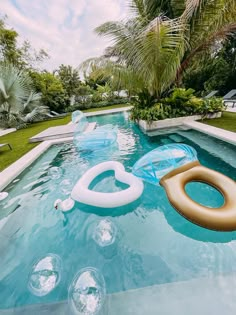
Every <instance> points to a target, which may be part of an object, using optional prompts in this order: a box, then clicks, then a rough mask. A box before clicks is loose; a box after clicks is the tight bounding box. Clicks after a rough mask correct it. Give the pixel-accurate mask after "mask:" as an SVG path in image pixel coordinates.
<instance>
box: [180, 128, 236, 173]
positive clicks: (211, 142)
mask: <svg viewBox="0 0 236 315" xmlns="http://www.w3.org/2000/svg"><path fill="white" fill-rule="evenodd" d="M178 134H179V135H180V136H181V137H183V138H185V139H188V140H190V141H192V142H194V143H196V144H197V145H199V146H200V147H201V148H202V149H204V150H206V151H207V152H209V153H210V154H212V155H214V156H216V157H217V158H219V159H221V160H223V161H224V162H226V163H227V164H229V165H231V166H232V167H234V168H236V158H235V149H234V148H233V145H232V149H231V148H230V147H229V144H228V143H226V145H225V146H224V142H222V146H221V147H220V145H218V143H219V141H221V140H218V139H215V138H212V137H208V136H206V135H205V134H203V133H199V132H197V131H188V132H184V131H178ZM183 141H184V140H183ZM222 153H223V154H222Z"/></svg>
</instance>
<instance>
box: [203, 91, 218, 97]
mask: <svg viewBox="0 0 236 315" xmlns="http://www.w3.org/2000/svg"><path fill="white" fill-rule="evenodd" d="M217 93H218V90H215V91H211V92H210V93H209V94H207V95H206V96H204V98H206V99H207V98H210V97H213V96H215V95H216V94H217Z"/></svg>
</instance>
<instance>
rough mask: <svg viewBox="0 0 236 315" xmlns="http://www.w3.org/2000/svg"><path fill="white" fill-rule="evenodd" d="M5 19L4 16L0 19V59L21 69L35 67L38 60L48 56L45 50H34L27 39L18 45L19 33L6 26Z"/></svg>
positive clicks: (40, 60)
mask: <svg viewBox="0 0 236 315" xmlns="http://www.w3.org/2000/svg"><path fill="white" fill-rule="evenodd" d="M5 20H6V18H4V19H2V20H1V19H0V61H2V62H6V63H11V64H13V65H15V66H17V67H18V68H20V69H23V68H37V66H38V64H39V63H40V62H42V61H43V60H44V59H46V58H49V55H48V54H47V52H46V51H45V50H43V49H40V50H39V51H37V50H35V49H34V48H33V47H32V46H31V44H30V42H29V41H24V42H23V44H22V45H19V43H18V37H19V34H18V33H17V32H16V31H15V30H14V29H10V28H7V26H6V23H5Z"/></svg>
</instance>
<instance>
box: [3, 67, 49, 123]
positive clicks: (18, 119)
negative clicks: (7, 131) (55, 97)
mask: <svg viewBox="0 0 236 315" xmlns="http://www.w3.org/2000/svg"><path fill="white" fill-rule="evenodd" d="M40 98H41V96H40V95H39V94H36V93H34V92H33V91H32V86H31V79H30V78H29V76H28V75H27V73H25V72H24V71H22V70H18V69H17V68H16V67H14V66H13V65H11V64H1V65H0V120H1V123H2V124H4V125H9V126H11V125H18V124H19V123H20V124H22V123H25V122H29V121H33V120H35V119H36V118H37V119H38V118H41V117H42V115H45V114H46V113H47V112H48V108H46V107H45V106H40V105H39V102H40Z"/></svg>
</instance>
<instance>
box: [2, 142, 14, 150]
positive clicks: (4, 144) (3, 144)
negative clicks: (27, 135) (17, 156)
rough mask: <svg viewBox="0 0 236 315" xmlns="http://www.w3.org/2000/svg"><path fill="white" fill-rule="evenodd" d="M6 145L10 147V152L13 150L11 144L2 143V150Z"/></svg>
mask: <svg viewBox="0 0 236 315" xmlns="http://www.w3.org/2000/svg"><path fill="white" fill-rule="evenodd" d="M6 145H7V146H8V147H9V149H10V150H12V147H11V145H10V144H9V143H0V148H1V147H4V146H6Z"/></svg>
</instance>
